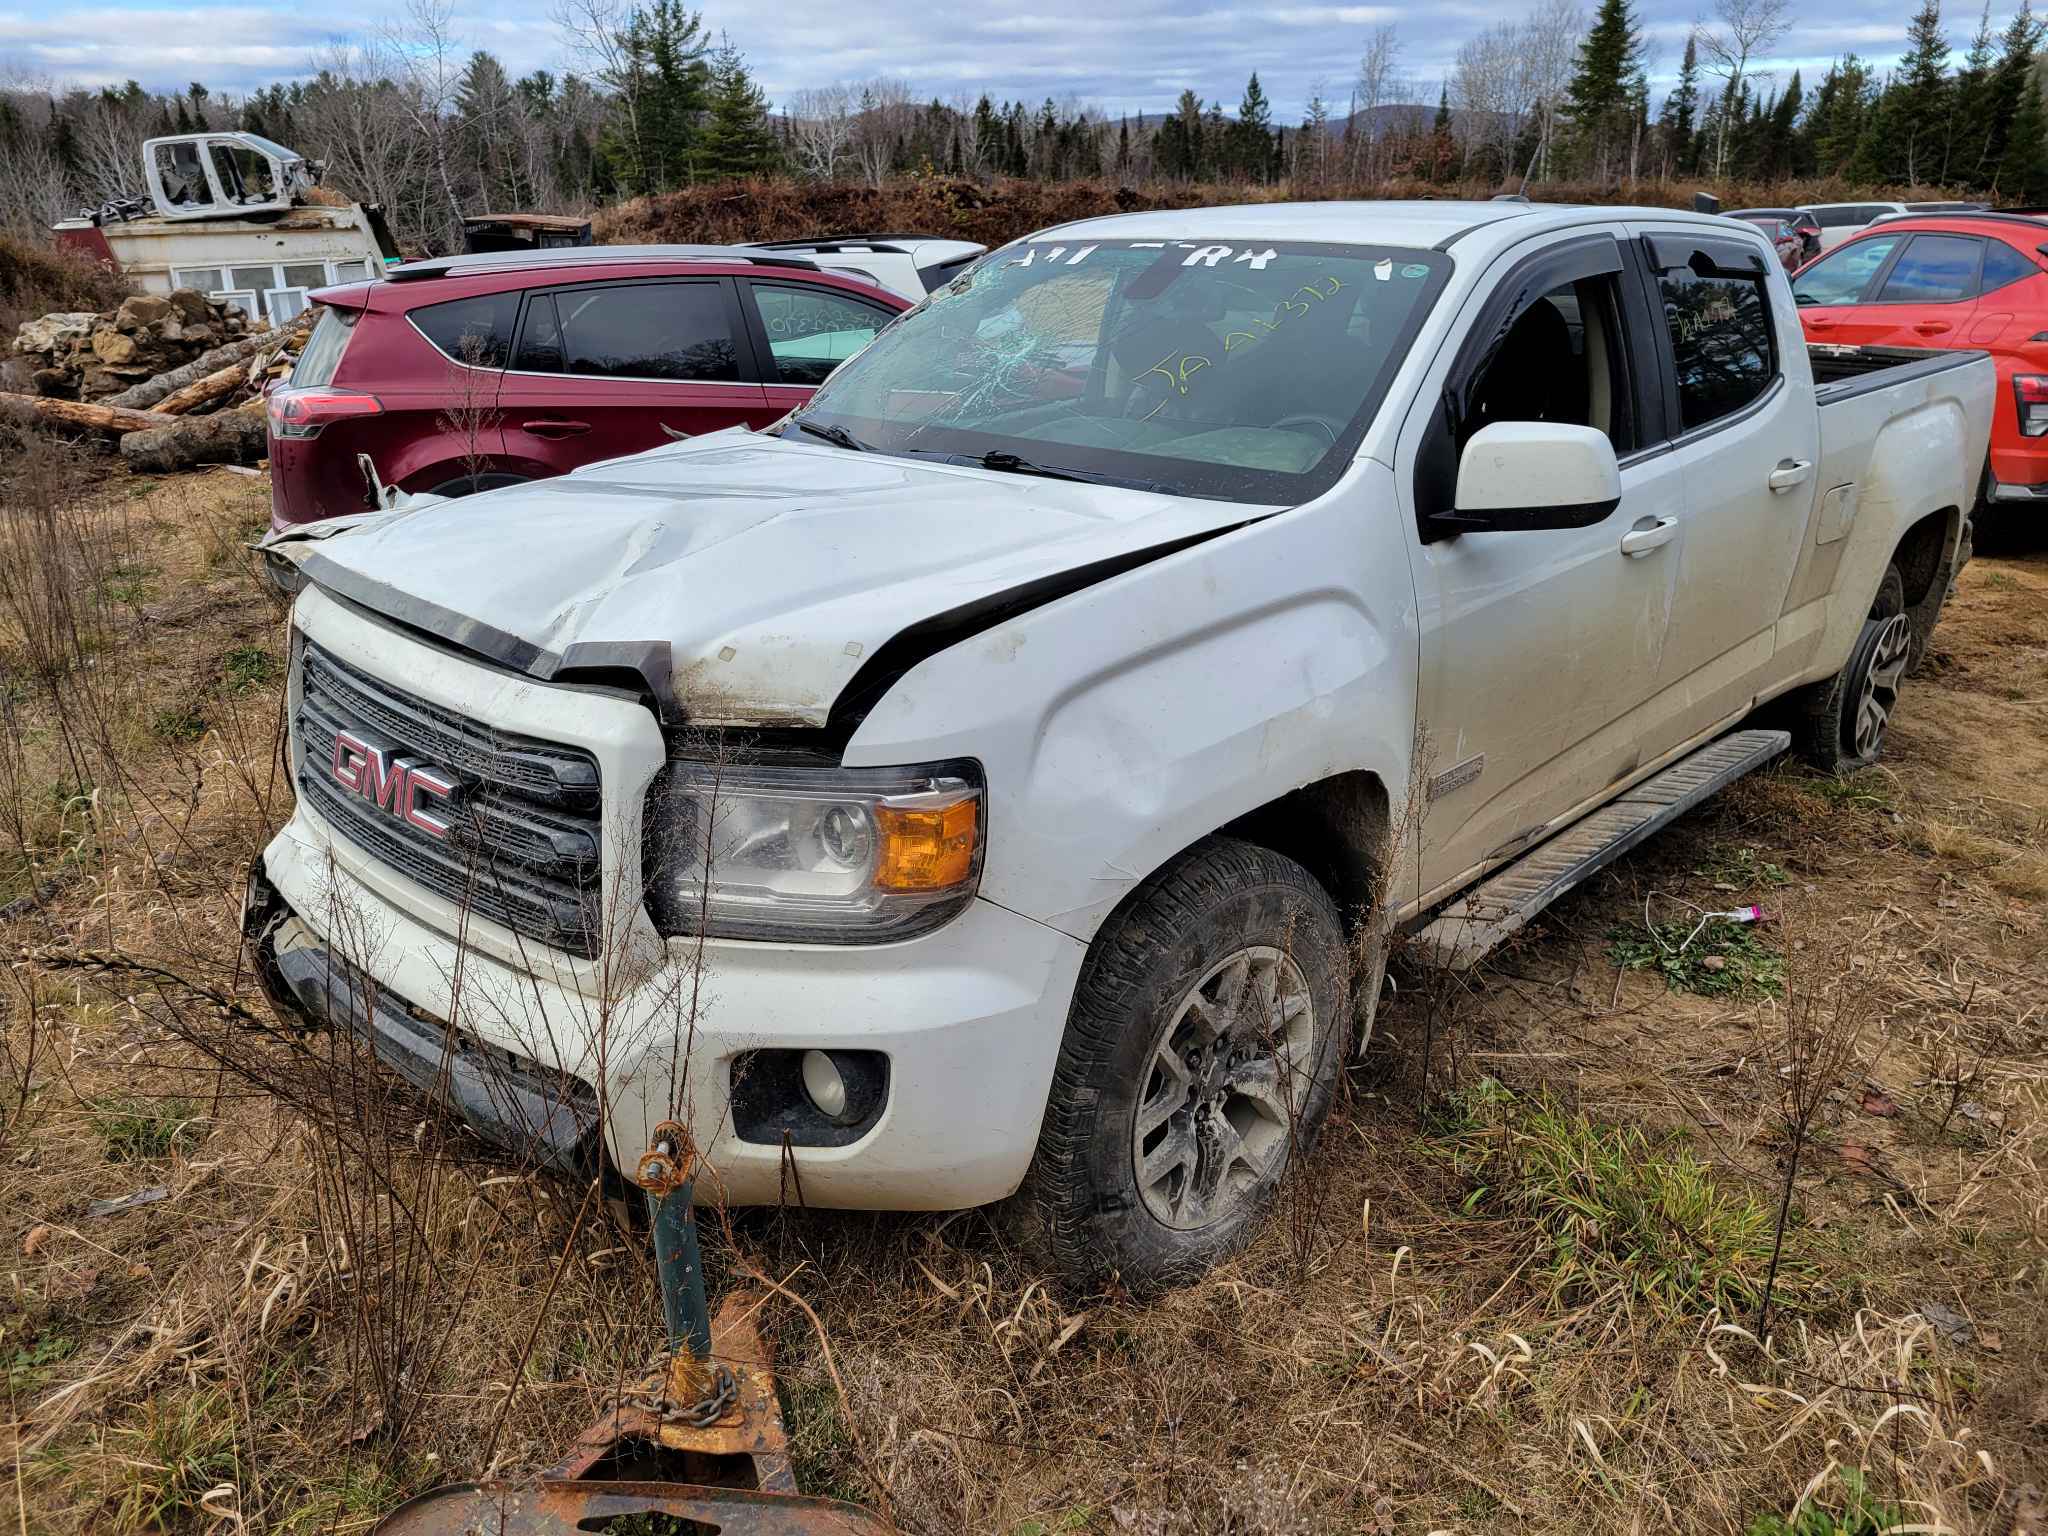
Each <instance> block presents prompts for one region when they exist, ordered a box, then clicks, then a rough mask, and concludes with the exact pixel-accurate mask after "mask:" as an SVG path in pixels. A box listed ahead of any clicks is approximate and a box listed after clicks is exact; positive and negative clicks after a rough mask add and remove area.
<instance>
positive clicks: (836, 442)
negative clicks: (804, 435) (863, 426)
mask: <svg viewBox="0 0 2048 1536" xmlns="http://www.w3.org/2000/svg"><path fill="white" fill-rule="evenodd" d="M795 426H796V429H797V431H799V432H808V433H810V434H811V436H813V437H822V438H823V439H824V440H825V441H826V442H828V443H830V444H832V446H833V447H835V448H851V449H852V450H853V451H854V452H855V453H866V452H867V451H868V445H867V444H866V443H864V442H862V441H861V440H860V439H859V438H857V437H855V436H854V435H853V434H852V433H851V432H849V431H847V430H846V428H844V427H835V426H832V425H831V424H829V423H827V422H821V421H799V422H797V423H795Z"/></svg>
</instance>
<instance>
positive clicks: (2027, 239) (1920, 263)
mask: <svg viewBox="0 0 2048 1536" xmlns="http://www.w3.org/2000/svg"><path fill="white" fill-rule="evenodd" d="M2044 252H2048V220H2043V219H2038V218H2032V217H2029V216H2027V215H2024V214H2013V213H1945V214H1925V215H1917V216H1916V215H1907V216H1905V217H1903V218H1895V219H1886V220H1885V221H1884V222H1883V223H1881V224H1873V225H1871V226H1870V228H1868V229H1866V230H1864V231H1863V232H1862V233H1861V234H1859V235H1857V236H1856V237H1855V238H1854V239H1853V240H1848V241H1845V242H1844V243H1843V244H1841V245H1838V246H1836V247H1835V248H1834V249H1833V250H1832V251H1829V252H1828V253H1827V254H1826V255H1825V256H1823V257H1821V258H1820V260H1818V261H1816V262H1814V263H1813V264H1812V265H1811V266H1808V267H1804V268H1802V269H1801V270H1800V272H1799V274H1798V275H1797V276H1796V277H1794V278H1793V279H1792V294H1793V297H1794V298H1795V299H1797V300H1798V302H1799V318H1800V319H1801V321H1802V322H1804V327H1805V331H1806V339H1807V340H1808V341H1810V342H1839V343H1844V344H1848V345H1854V346H1889V347H1937V348H1972V349H1975V348H1982V349H1983V350H1984V351H1986V352H1989V353H1990V354H1991V356H1992V359H1993V360H1994V361H1995V362H1996V363H1997V364H1998V382H1999V385H2000V388H1999V391H1998V395H1997V398H1996V399H1995V400H1994V402H1993V406H1994V410H1993V414H1992V419H1991V479H1990V482H1989V484H1987V485H1986V487H1985V494H1986V496H1987V498H1988V499H1989V500H1991V501H1993V502H2024V501H2034V500H2040V501H2048V260H2044V259H2043V254H2044Z"/></svg>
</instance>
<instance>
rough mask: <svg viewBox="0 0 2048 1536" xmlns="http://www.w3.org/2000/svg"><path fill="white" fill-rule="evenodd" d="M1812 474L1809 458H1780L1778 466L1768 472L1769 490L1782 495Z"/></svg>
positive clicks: (1802, 482)
mask: <svg viewBox="0 0 2048 1536" xmlns="http://www.w3.org/2000/svg"><path fill="white" fill-rule="evenodd" d="M1812 474H1813V461H1812V460H1811V459H1780V460H1778V467H1777V468H1776V469H1774V470H1772V471H1771V473H1770V479H1769V484H1770V487H1771V492H1772V494H1773V495H1782V494H1783V493H1784V492H1786V491H1789V490H1791V489H1792V487H1793V486H1795V485H1804V484H1805V483H1806V481H1807V479H1808V477H1809V476H1811V475H1812Z"/></svg>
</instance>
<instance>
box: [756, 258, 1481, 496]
mask: <svg viewBox="0 0 2048 1536" xmlns="http://www.w3.org/2000/svg"><path fill="white" fill-rule="evenodd" d="M1448 271H1449V262H1448V260H1447V259H1446V258H1445V257H1443V256H1440V255H1438V254H1436V253H1434V252H1429V251H1416V250H1402V249H1387V248H1378V247H1368V246H1350V245H1345V246H1336V245H1310V244H1304V243H1287V242H1273V243H1267V242H1263V241H1255V242H1251V243H1241V244H1233V245H1226V244H1220V243H1203V242H1199V241H1119V242H1108V241H1104V242H1095V243H1084V242H1074V241H1069V242H1067V243H1064V244H1063V243H1059V242H1056V241H1050V240H1048V241H1041V242H1032V243H1029V244H1025V245H1020V246H1012V247H1010V248H1009V249H1008V250H1006V251H1003V252H1001V253H999V254H998V255H996V256H995V257H992V258H990V259H989V260H988V261H985V262H983V263H982V264H981V265H980V266H979V267H977V268H976V269H975V270H974V271H972V272H970V273H967V274H966V275H964V276H962V277H960V278H958V279H956V280H955V281H954V282H953V283H951V284H950V285H948V286H947V287H946V288H944V289H942V290H941V291H940V292H938V293H936V294H934V295H933V296H932V297H931V298H930V299H929V300H928V301H927V302H926V303H925V305H924V306H923V307H922V308H921V309H919V310H917V311H915V312H913V313H911V314H910V315H908V316H906V317H905V318H904V319H903V320H902V321H901V322H900V323H898V324H897V325H896V326H894V327H892V328H891V329H889V330H887V331H885V332H883V334H882V335H881V336H879V337H878V338H876V340H875V342H874V343H873V344H872V345H871V346H869V347H868V348H867V349H866V350H865V351H864V352H862V353H861V354H860V356H859V358H858V359H857V360H856V361H854V362H852V363H850V364H848V365H847V366H846V367H845V368H843V369H841V370H840V371H839V373H838V374H836V375H835V376H833V378H832V379H831V380H830V381H829V382H827V384H826V385H825V387H824V388H823V389H822V390H820V391H819V393H818V395H817V398H816V399H815V400H814V401H813V403H812V404H811V406H810V407H809V408H808V409H807V410H805V411H804V412H802V413H801V415H800V416H799V417H798V418H797V419H796V421H795V422H793V423H792V424H791V428H790V430H791V431H793V432H808V433H810V434H811V435H813V436H817V437H824V438H827V439H828V440H830V441H834V442H837V443H838V444H839V445H840V446H842V447H847V448H862V449H871V450H878V451H881V452H886V453H894V454H905V455H930V456H932V457H934V458H940V459H948V460H952V461H955V462H959V463H984V464H986V465H987V467H989V468H992V469H1006V470H1013V471H1017V472H1020V473H1026V474H1044V475H1052V476H1056V477H1060V478H1073V479H1085V480H1103V481H1107V482H1110V483H1114V484H1125V485H1135V486H1140V487H1143V488H1146V489H1153V490H1161V491H1167V492H1170V493H1172V494H1175V495H1194V496H1213V497H1221V498H1225V499H1229V500H1241V501H1255V502H1291V501H1299V500H1302V499H1304V498H1306V497H1307V496H1310V495H1313V494H1315V493H1316V492H1317V491H1319V490H1321V489H1322V488H1323V487H1324V486H1326V485H1327V484H1329V482H1330V481H1332V480H1334V479H1335V478H1336V476H1337V474H1338V473H1339V472H1341V470H1342V468H1343V466H1344V465H1345V464H1346V463H1348V462H1349V460H1350V457H1351V453H1352V451H1353V450H1354V449H1355V448H1356V446H1357V443H1358V440H1359V438H1360V437H1361V436H1362V435H1363V433H1364V431H1365V427H1366V425H1367V423H1368V422H1369V421H1370V419H1371V414H1372V410H1373V408H1374V407H1375V406H1376V405H1377V404H1378V402H1379V398H1380V396H1381V394H1382V393H1383V392H1384V390H1385V388H1386V385H1387V381H1388V379H1389V378H1390V377H1391V375H1392V373H1393V370H1394V368H1395V366H1396V365H1397V364H1398V363H1399V362H1400V359H1401V354H1402V353H1403V352H1404V351H1405V350H1406V348H1407V345H1408V342H1409V340H1410V339H1411V338H1412V336H1413V335H1414V332H1415V328H1416V325H1417V323H1418V322H1419V321H1420V320H1421V318H1422V316H1423V315H1424V314H1425V313H1426V312H1427V310H1428V307H1429V303H1430V301H1431V300H1432V299H1433V298H1434V297H1435V295H1436V292H1437V290H1438V289H1439V288H1440V286H1441V285H1442V281H1443V278H1444V276H1445V275H1446V274H1447V273H1448Z"/></svg>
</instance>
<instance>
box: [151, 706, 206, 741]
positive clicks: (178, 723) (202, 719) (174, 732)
mask: <svg viewBox="0 0 2048 1536" xmlns="http://www.w3.org/2000/svg"><path fill="white" fill-rule="evenodd" d="M149 728H150V730H151V732H153V733H154V734H155V735H156V736H157V737H158V738H160V739H161V740H163V741H167V742H169V743H171V744H172V745H173V746H185V745H188V744H190V743H192V742H195V741H197V740H198V739H199V738H200V737H202V736H204V735H205V734H206V716H204V715H202V714H201V713H200V712H199V711H198V710H196V709H194V708H193V707H192V706H191V705H189V704H183V705H179V706H178V707H176V708H174V709H160V710H158V711H157V712H156V717H155V718H154V719H153V720H151V721H150V722H149Z"/></svg>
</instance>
